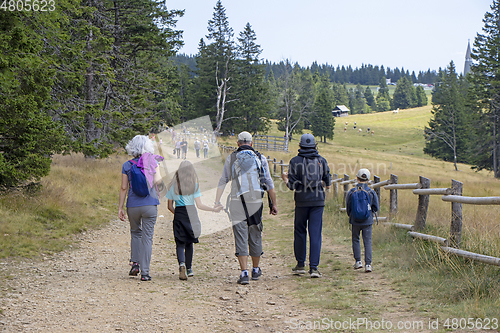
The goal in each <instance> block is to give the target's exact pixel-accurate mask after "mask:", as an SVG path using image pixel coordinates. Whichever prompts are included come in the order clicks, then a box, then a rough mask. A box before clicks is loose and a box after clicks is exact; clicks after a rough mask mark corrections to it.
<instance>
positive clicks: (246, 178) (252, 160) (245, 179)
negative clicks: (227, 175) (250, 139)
mask: <svg viewBox="0 0 500 333" xmlns="http://www.w3.org/2000/svg"><path fill="white" fill-rule="evenodd" d="M231 179H233V180H234V181H235V182H236V193H233V195H235V196H236V197H238V198H242V197H244V199H245V200H257V199H262V196H263V195H264V191H265V190H266V188H265V182H264V180H265V171H264V167H263V166H262V162H261V159H260V154H258V153H255V152H254V151H253V150H250V149H248V150H241V151H238V152H236V153H233V154H231Z"/></svg>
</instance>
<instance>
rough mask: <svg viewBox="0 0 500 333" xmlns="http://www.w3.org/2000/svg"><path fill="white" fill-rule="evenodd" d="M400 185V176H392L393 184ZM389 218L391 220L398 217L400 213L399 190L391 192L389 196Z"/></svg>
mask: <svg viewBox="0 0 500 333" xmlns="http://www.w3.org/2000/svg"><path fill="white" fill-rule="evenodd" d="M397 183H398V176H396V175H393V174H391V184H397ZM389 198H390V199H389V216H390V217H391V220H392V219H393V218H395V217H396V214H397V213H398V190H390V196H389Z"/></svg>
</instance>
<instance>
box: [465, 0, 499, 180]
mask: <svg viewBox="0 0 500 333" xmlns="http://www.w3.org/2000/svg"><path fill="white" fill-rule="evenodd" d="M490 10H491V11H489V12H486V14H485V15H484V19H483V23H484V27H483V33H482V34H479V33H478V34H477V36H476V38H475V40H474V47H473V50H472V54H471V56H472V59H473V60H474V63H473V64H472V66H471V74H470V75H469V79H470V82H471V83H472V85H473V89H474V92H475V101H474V102H475V103H474V104H476V105H477V106H478V108H479V114H478V116H479V117H480V122H479V124H478V127H477V128H478V130H477V142H478V146H480V147H482V149H480V151H478V152H477V155H479V157H480V158H478V159H477V160H476V161H475V164H476V167H477V168H478V169H483V168H484V169H488V170H493V173H494V175H495V177H496V178H500V72H499V68H500V1H499V0H493V3H492V5H491V6H490Z"/></svg>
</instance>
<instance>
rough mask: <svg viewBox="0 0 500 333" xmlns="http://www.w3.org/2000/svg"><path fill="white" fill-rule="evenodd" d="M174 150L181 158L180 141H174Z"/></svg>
mask: <svg viewBox="0 0 500 333" xmlns="http://www.w3.org/2000/svg"><path fill="white" fill-rule="evenodd" d="M175 151H176V153H177V158H181V141H180V140H178V141H175Z"/></svg>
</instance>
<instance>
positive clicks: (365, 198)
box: [351, 186, 372, 222]
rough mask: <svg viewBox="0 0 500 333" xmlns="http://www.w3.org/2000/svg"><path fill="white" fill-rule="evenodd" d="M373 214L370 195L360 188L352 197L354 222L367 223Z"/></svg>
mask: <svg viewBox="0 0 500 333" xmlns="http://www.w3.org/2000/svg"><path fill="white" fill-rule="evenodd" d="M371 214H372V206H371V202H370V193H368V191H366V190H365V189H364V188H363V187H362V186H358V187H357V188H356V190H355V191H354V192H353V193H352V196H351V215H352V217H353V218H354V221H358V222H361V221H365V220H366V219H368V218H369V217H370V215H371Z"/></svg>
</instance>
